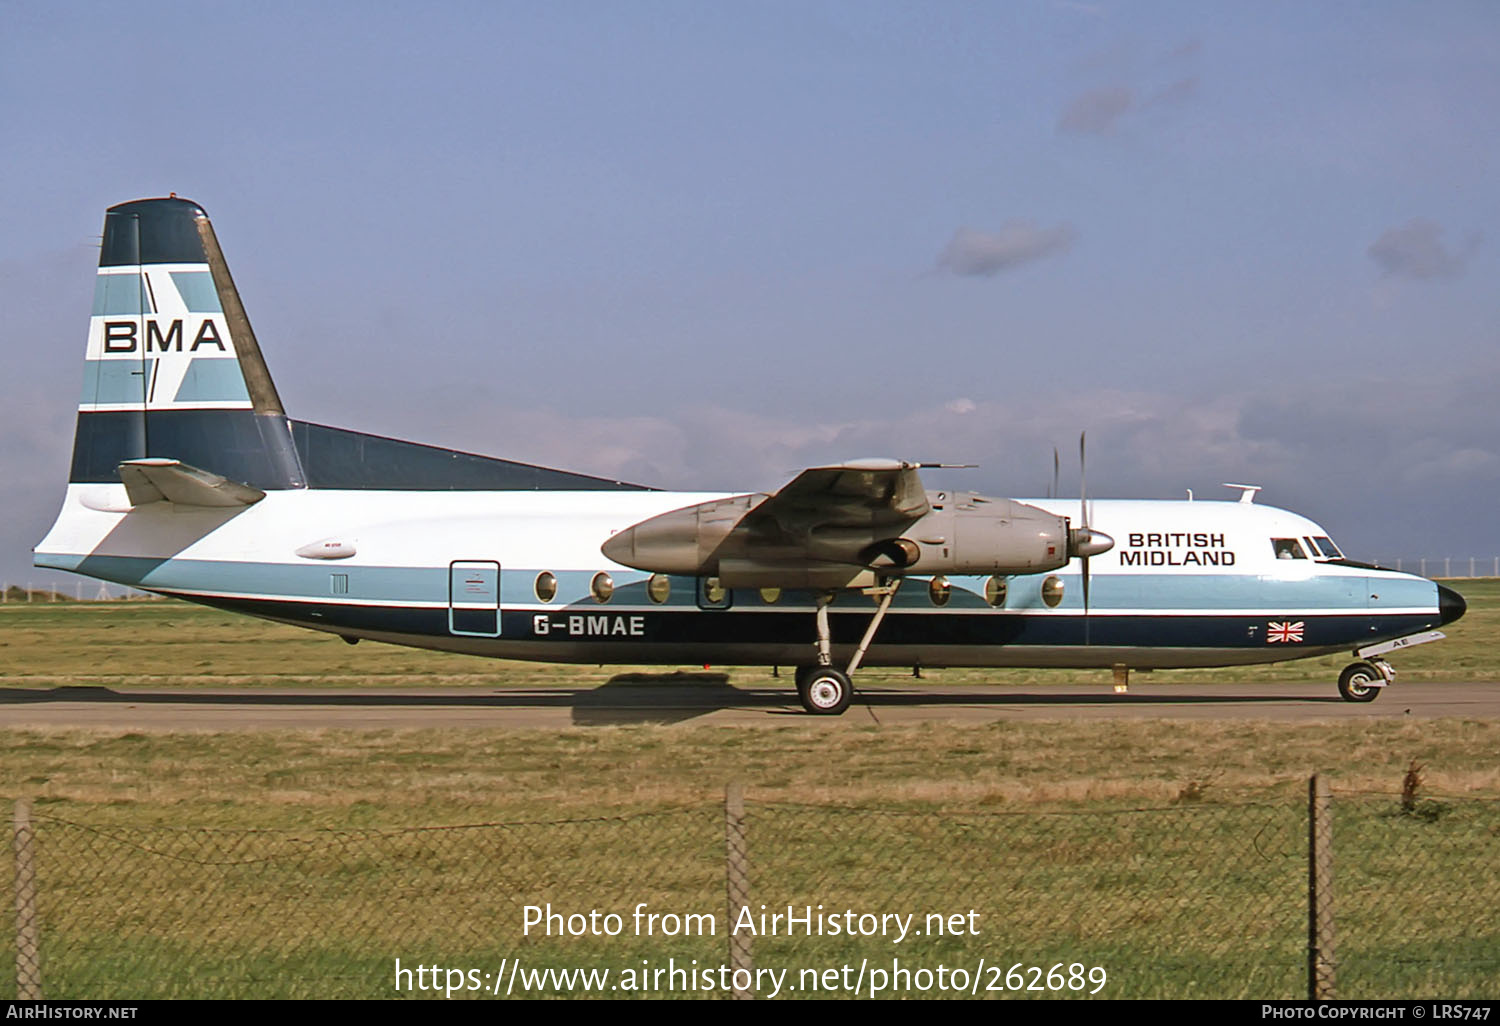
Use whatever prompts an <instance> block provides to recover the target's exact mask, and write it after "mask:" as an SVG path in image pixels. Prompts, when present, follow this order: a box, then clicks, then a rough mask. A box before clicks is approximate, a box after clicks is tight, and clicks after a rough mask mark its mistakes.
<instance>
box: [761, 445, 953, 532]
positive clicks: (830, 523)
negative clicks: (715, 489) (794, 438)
mask: <svg viewBox="0 0 1500 1026" xmlns="http://www.w3.org/2000/svg"><path fill="white" fill-rule="evenodd" d="M918 466H919V465H918V464H915V463H904V462H902V461H900V460H880V459H876V460H854V461H852V462H849V463H839V464H835V465H833V466H828V467H811V468H809V469H807V470H804V471H803V472H802V473H800V474H798V475H797V476H796V477H794V478H792V480H791V481H790V482H788V483H787V484H786V485H785V486H784V487H782V488H781V489H779V490H778V491H776V492H775V493H774V494H773V495H771V497H770V498H768V499H766V500H765V501H764V502H762V503H760V505H758V506H756V507H755V509H754V511H753V512H751V513H750V515H749V516H748V517H747V518H746V523H745V526H746V527H749V528H754V527H758V526H769V523H768V522H771V521H773V522H774V523H775V524H776V526H777V527H779V528H780V529H781V530H782V531H783V532H785V533H786V534H788V535H792V536H799V535H805V534H808V533H809V532H811V531H814V530H817V529H819V528H838V527H884V526H893V525H898V524H905V523H909V522H911V521H913V520H918V519H920V518H921V517H924V516H926V515H927V514H928V513H929V512H931V511H932V507H931V506H930V505H929V504H928V502H927V493H926V491H925V490H924V489H923V487H922V478H921V476H920V475H918V473H917V468H918Z"/></svg>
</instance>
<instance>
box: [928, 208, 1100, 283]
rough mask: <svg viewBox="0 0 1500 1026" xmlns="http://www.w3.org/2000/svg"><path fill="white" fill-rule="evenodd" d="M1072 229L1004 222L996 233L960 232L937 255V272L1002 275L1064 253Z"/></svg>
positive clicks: (1067, 225) (1070, 240)
mask: <svg viewBox="0 0 1500 1026" xmlns="http://www.w3.org/2000/svg"><path fill="white" fill-rule="evenodd" d="M1073 236H1074V231H1073V226H1072V225H1069V224H1060V225H1057V226H1056V227H1054V228H1042V227H1040V226H1038V225H1036V224H1033V223H1032V222H1030V221H1007V222H1006V223H1005V224H1003V225H1001V226H1000V230H999V231H997V232H981V231H975V230H974V229H973V228H960V229H958V231H956V232H954V233H953V238H952V239H950V240H949V241H948V245H947V246H946V247H945V248H944V249H943V251H942V252H941V253H940V254H938V259H937V265H938V268H939V269H940V270H944V271H948V272H950V273H952V274H957V275H962V276H964V277H990V276H993V275H996V274H999V273H1000V272H1001V271H1008V270H1010V269H1011V268H1013V267H1019V266H1020V265H1022V264H1026V263H1030V262H1031V261H1033V260H1040V259H1041V258H1043V257H1046V256H1051V255H1052V254H1054V253H1064V252H1066V251H1067V250H1068V248H1069V247H1070V246H1072V245H1073Z"/></svg>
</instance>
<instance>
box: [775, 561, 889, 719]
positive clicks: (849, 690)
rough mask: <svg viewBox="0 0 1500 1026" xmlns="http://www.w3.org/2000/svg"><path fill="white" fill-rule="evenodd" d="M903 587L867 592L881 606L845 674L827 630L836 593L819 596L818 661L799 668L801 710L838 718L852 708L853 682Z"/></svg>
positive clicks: (883, 587) (798, 681)
mask: <svg viewBox="0 0 1500 1026" xmlns="http://www.w3.org/2000/svg"><path fill="white" fill-rule="evenodd" d="M900 586H901V582H900V580H899V579H898V580H896V581H894V582H892V583H890V584H884V583H882V584H881V585H880V586H878V587H876V588H871V589H867V591H866V594H868V595H875V596H879V598H880V605H879V607H878V608H876V610H875V616H874V617H873V618H872V619H871V620H870V626H868V627H866V628H865V635H864V637H863V638H861V639H860V642H859V647H858V648H857V649H855V650H854V657H853V658H852V659H850V660H849V666H848V667H847V668H846V669H843V670H840V669H838V668H837V667H835V666H834V665H833V642H832V632H831V631H830V629H829V626H828V607H829V606H830V605H831V604H832V603H833V597H834V593H833V592H824V593H823V594H821V595H819V596H818V600H817V602H818V610H817V614H816V621H817V627H818V657H817V658H818V661H817V663H815V664H814V665H812V666H799V667H797V697H798V698H800V699H801V700H802V708H804V709H806V710H807V711H808V712H810V713H812V714H813V715H814V716H838V715H839V714H841V713H842V712H843V711H844V710H845V709H847V708H849V702H850V700H851V699H852V698H853V697H854V685H853V684H852V683H851V681H850V678H851V677H852V676H854V671H855V670H857V669H859V664H860V662H861V661H862V660H863V659H864V657H865V652H867V651H868V650H869V648H870V642H872V641H874V640H875V632H876V631H877V630H879V629H880V622H881V621H882V620H884V619H885V614H886V610H888V609H890V608H891V600H892V599H893V598H895V597H896V589H897V588H899V587H900Z"/></svg>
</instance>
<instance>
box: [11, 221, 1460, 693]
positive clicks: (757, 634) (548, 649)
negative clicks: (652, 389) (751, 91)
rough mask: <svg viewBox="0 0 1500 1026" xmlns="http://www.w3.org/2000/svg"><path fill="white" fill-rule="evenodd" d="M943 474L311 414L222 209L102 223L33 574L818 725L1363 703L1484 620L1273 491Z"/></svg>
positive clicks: (904, 466) (908, 466) (1447, 592)
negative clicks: (613, 446)
mask: <svg viewBox="0 0 1500 1026" xmlns="http://www.w3.org/2000/svg"><path fill="white" fill-rule="evenodd" d="M1054 460H1055V454H1054ZM1082 460H1083V442H1082V439H1080V464H1082ZM930 466H935V465H934V464H922V463H915V462H905V461H900V460H894V459H860V460H851V461H849V462H844V463H838V464H834V465H828V466H819V467H809V468H807V469H805V470H803V471H802V472H801V473H799V474H797V475H796V476H795V477H793V478H792V479H791V480H790V481H789V482H787V483H785V484H783V485H782V486H781V487H780V488H778V489H776V490H775V491H772V492H740V493H724V492H673V491H664V490H659V489H655V488H650V487H646V486H642V485H636V484H631V483H628V482H623V481H615V480H609V479H607V478H600V477H593V476H588V475H584V474H577V473H571V472H568V471H562V470H555V469H550V468H546V467H539V466H533V465H530V464H526V463H520V462H515V461H511V460H505V459H497V458H492V457H487V456H481V455H476V454H473V453H468V452H459V451H454V450H450V449H444V448H439V447H435V446H429V445H421V444H417V443H414V442H408V441H402V440H398V439H393V438H387V437H382V436H378V435H371V434H364V433H360V432H357V431H350V430H345V429H341V428H335V427H328V426H324V425H320V424H314V423H311V422H308V421H301V420H293V419H291V418H290V417H288V416H287V413H286V411H285V410H284V409H283V407H282V403H281V399H280V397H279V395H278V393H277V391H276V386H275V384H274V383H273V381H272V379H271V375H270V372H269V370H268V368H267V365H266V362H265V360H264V358H263V356H262V353H261V347H260V343H259V341H258V340H257V338H256V336H255V333H254V331H253V330H252V329H251V326H250V321H249V318H248V316H247V315H246V312H245V308H244V305H243V303H242V302H241V299H240V295H239V292H238V291H237V290H236V288H235V285H234V281H233V279H232V278H231V276H230V273H229V268H228V265H227V264H226V262H225V260H224V255H223V251H222V250H221V249H220V246H219V242H218V239H217V237H216V235H215V233H214V230H213V226H212V224H211V223H210V221H209V219H208V216H207V214H205V213H204V210H203V208H202V207H201V206H199V205H198V204H196V203H193V202H191V201H189V200H186V199H181V198H178V197H177V196H176V195H175V194H174V195H172V196H169V197H166V198H156V199H144V200H135V201H132V202H128V203H123V204H120V205H118V206H114V207H111V208H109V210H108V211H107V213H106V216H105V223H104V234H103V238H102V241H101V248H100V257H99V269H98V275H97V278H96V282H95V292H94V306H93V314H92V317H91V320H90V327H89V335H88V346H87V353H86V362H85V375H84V385H83V394H82V397H81V400H80V403H79V408H78V421H77V428H76V434H75V438H74V449H73V460H72V466H71V470H70V474H69V480H68V487H67V493H66V498H65V499H64V502H63V507H62V510H61V512H60V513H59V515H58V517H57V520H56V522H55V523H54V525H53V526H52V528H51V530H50V531H49V532H48V533H47V536H46V537H45V538H44V539H43V540H42V541H41V542H40V543H39V544H38V545H37V547H36V549H35V552H34V561H35V564H36V565H37V566H41V567H49V568H54V569H59V570H65V571H72V572H75V573H79V574H84V575H87V576H89V577H93V578H97V579H100V580H103V581H108V582H112V583H115V584H121V585H127V586H129V587H131V588H136V589H140V590H143V591H148V592H154V593H157V594H161V595H167V596H171V597H174V598H179V599H185V600H187V601H189V602H196V603H201V604H204V605H207V606H212V607H215V608H219V609H224V610H231V611H234V612H238V613H246V614H250V615H252V616H257V617H262V618H265V619H268V620H274V621H279V622H282V623H288V624H294V625H296V626H299V627H307V628H311V629H313V630H318V631H325V632H329V633H332V634H336V635H338V636H340V637H342V638H343V639H344V640H345V641H347V642H349V643H351V644H354V643H358V642H359V641H361V640H372V641H379V642H390V643H394V644H399V645H409V646H415V647H419V648H429V649H439V650H445V651H452V652H465V653H472V654H474V655H481V656H496V657H505V658H515V659H526V660H540V661H549V662H582V663H596V664H635V665H679V666H681V665H695V666H696V665H706V664H741V665H747V664H748V665H756V664H759V665H767V664H769V665H772V666H775V667H779V666H792V667H796V673H795V681H796V687H797V694H798V698H799V699H800V701H801V704H802V706H803V707H804V708H805V709H806V710H807V712H808V713H811V714H817V715H836V714H839V713H842V712H844V710H845V709H846V708H848V706H849V704H850V701H851V698H852V696H853V685H852V682H851V681H852V677H853V675H854V673H855V672H856V671H857V670H858V669H859V667H860V666H861V665H879V666H903V667H905V666H911V667H914V668H921V667H1066V668H1079V669H1086V668H1112V669H1113V671H1114V679H1115V682H1116V690H1122V691H1123V690H1126V688H1127V687H1128V680H1129V672H1130V670H1131V669H1137V670H1151V669H1158V668H1174V667H1211V666H1230V665H1244V664H1252V663H1270V662H1278V661H1282V660H1289V659H1300V658H1306V657H1310V656H1322V655H1326V654H1330V653H1337V652H1340V651H1345V650H1348V651H1352V653H1353V655H1354V658H1355V661H1354V662H1353V663H1351V664H1350V665H1349V666H1348V667H1346V668H1345V669H1344V671H1343V672H1342V674H1340V676H1339V680H1338V689H1339V692H1340V694H1341V695H1342V696H1343V697H1344V698H1345V699H1346V700H1348V701H1351V702H1367V701H1370V700H1372V699H1374V698H1375V697H1376V696H1377V695H1378V694H1380V692H1381V690H1382V689H1383V688H1384V687H1386V686H1387V685H1389V684H1390V683H1391V682H1392V681H1393V680H1394V678H1395V674H1394V670H1393V669H1392V667H1391V665H1390V663H1389V662H1387V661H1386V659H1385V656H1386V655H1387V654H1389V653H1391V652H1394V651H1397V650H1400V649H1402V648H1405V647H1409V646H1411V645H1415V644H1421V643H1425V642H1428V641H1433V640H1437V639H1439V638H1441V637H1442V636H1443V635H1442V633H1441V631H1439V630H1437V628H1439V627H1441V626H1443V625H1446V624H1448V623H1451V622H1453V621H1455V620H1457V619H1458V618H1459V617H1461V616H1462V615H1463V614H1464V611H1465V608H1466V606H1465V602H1464V599H1463V598H1462V596H1460V595H1459V594H1458V593H1457V592H1456V591H1454V590H1453V589H1451V588H1447V587H1445V586H1443V585H1440V584H1436V583H1435V582H1433V581H1430V580H1427V579H1425V578H1422V577H1417V576H1414V575H1411V574H1406V573H1399V572H1395V571H1391V570H1386V569H1381V568H1378V567H1375V566H1371V565H1369V564H1365V563H1360V562H1356V561H1353V560H1350V559H1347V558H1345V557H1344V555H1343V553H1342V552H1341V551H1340V550H1339V548H1338V547H1337V546H1336V545H1335V544H1334V543H1333V541H1332V540H1331V539H1330V535H1329V532H1328V531H1326V530H1324V529H1323V528H1322V527H1320V526H1318V525H1317V524H1316V523H1314V522H1313V521H1311V520H1308V519H1306V518H1305V517H1301V516H1298V515H1297V514H1295V513H1291V512H1287V511H1285V510H1281V509H1276V508H1274V507H1271V506H1267V505H1263V504H1261V503H1257V502H1255V501H1254V500H1255V496H1256V491H1257V489H1256V487H1255V486H1249V485H1233V486H1231V487H1237V488H1240V489H1241V494H1240V497H1239V499H1238V501H1192V500H1191V496H1190V497H1189V500H1188V501H1183V500H1091V499H1087V498H1086V492H1087V489H1086V487H1084V486H1082V485H1081V486H1080V496H1079V500H1078V501H1077V502H1076V503H1074V502H1073V501H1072V500H1061V499H1056V498H1052V499H1025V500H1021V499H1012V498H995V497H986V496H982V495H977V494H974V493H972V492H967V491H949V490H932V489H928V488H927V487H925V486H924V484H923V481H922V479H921V474H920V472H921V471H922V470H923V469H926V468H928V467H930ZM1054 475H1055V470H1054ZM1075 514H1076V520H1075Z"/></svg>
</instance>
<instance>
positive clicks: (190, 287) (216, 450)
mask: <svg viewBox="0 0 1500 1026" xmlns="http://www.w3.org/2000/svg"><path fill="white" fill-rule="evenodd" d="M85 359H86V362H85V373H84V384H83V395H82V396H81V397H80V400H79V405H78V426H77V431H76V434H75V436H74V443H73V466H72V472H71V475H70V480H71V481H72V482H73V483H75V484H82V483H111V484H117V483H119V482H120V481H121V479H122V474H121V471H120V467H121V466H122V465H124V464H128V463H131V462H132V461H140V460H160V459H165V460H177V461H179V462H181V463H184V464H187V465H190V466H194V467H203V468H206V470H207V471H209V472H211V473H213V474H217V475H222V476H223V477H224V478H226V479H227V480H229V481H233V482H239V483H242V484H245V485H247V486H250V487H252V488H256V489H285V488H300V487H303V486H304V485H305V483H306V476H305V474H304V473H303V471H302V467H301V464H300V462H299V459H298V456H297V450H296V447H295V445H294V444H293V439H292V431H291V426H290V422H289V421H288V420H287V417H286V411H285V410H284V409H283V408H282V405H281V397H280V396H279V395H278V394H277V392H276V386H275V384H274V382H272V380H271V374H270V371H269V370H268V369H267V367H266V363H265V359H264V357H263V356H262V355H261V351H260V345H259V343H258V342H257V340H256V338H255V332H254V330H253V329H252V328H251V327H250V319H249V317H248V316H247V315H246V313H245V307H244V304H243V303H242V302H241V300H240V295H239V290H238V289H236V288H235V284H234V279H233V278H232V277H231V276H230V273H229V265H228V264H227V263H226V262H225V260H224V254H223V251H222V250H221V249H220V248H219V241H218V238H217V237H216V236H215V235H214V230H213V225H212V224H211V223H210V221H209V219H208V215H207V214H206V213H204V211H203V208H202V207H200V206H199V205H198V204H196V203H193V202H192V201H190V200H185V199H179V198H177V197H176V196H171V197H168V198H166V199H145V200H134V201H132V202H129V203H121V204H119V205H118V206H114V207H111V208H109V210H108V211H107V212H106V214H105V218H104V238H103V242H102V245H101V246H100V251H99V273H98V277H97V279H96V281H95V286H94V308H93V315H92V317H91V319H90V322H89V337H88V350H87V354H86V358H85Z"/></svg>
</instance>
